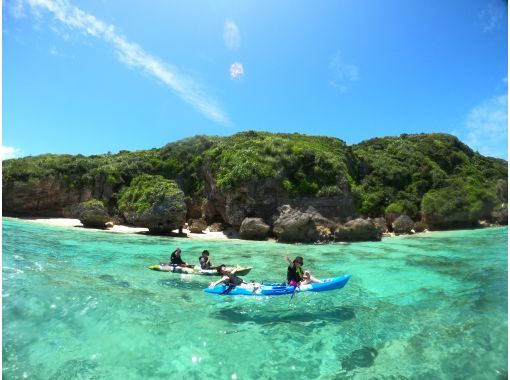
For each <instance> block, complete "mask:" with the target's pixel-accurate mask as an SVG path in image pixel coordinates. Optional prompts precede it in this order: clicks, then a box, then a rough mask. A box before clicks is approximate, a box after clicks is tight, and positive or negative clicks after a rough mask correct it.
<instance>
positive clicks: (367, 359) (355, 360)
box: [342, 347, 377, 371]
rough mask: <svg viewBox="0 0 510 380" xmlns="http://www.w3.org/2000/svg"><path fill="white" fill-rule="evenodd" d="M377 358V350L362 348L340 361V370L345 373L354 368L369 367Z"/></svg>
mask: <svg viewBox="0 0 510 380" xmlns="http://www.w3.org/2000/svg"><path fill="white" fill-rule="evenodd" d="M376 357H377V350H376V349H375V348H373V347H363V348H360V349H359V350H354V351H352V352H351V353H350V354H349V355H347V356H346V357H345V358H343V359H342V368H343V369H344V370H346V371H352V370H353V369H355V368H358V367H362V368H367V367H371V366H372V365H373V364H374V361H375V358H376Z"/></svg>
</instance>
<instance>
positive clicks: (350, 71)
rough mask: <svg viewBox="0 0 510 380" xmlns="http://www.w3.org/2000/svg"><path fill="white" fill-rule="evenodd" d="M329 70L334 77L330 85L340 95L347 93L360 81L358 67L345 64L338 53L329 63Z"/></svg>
mask: <svg viewBox="0 0 510 380" xmlns="http://www.w3.org/2000/svg"><path fill="white" fill-rule="evenodd" d="M329 69H330V71H331V75H332V78H331V80H330V81H329V84H330V85H331V86H333V87H334V88H336V89H337V90H338V91H339V92H340V93H344V92H346V91H347V89H348V88H349V86H350V85H351V84H352V83H353V82H356V81H358V80H359V70H358V66H356V65H354V64H351V63H346V62H344V61H343V60H342V57H341V55H340V53H336V54H335V55H334V56H333V58H332V59H331V60H330V61H329Z"/></svg>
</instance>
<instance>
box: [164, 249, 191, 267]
mask: <svg viewBox="0 0 510 380" xmlns="http://www.w3.org/2000/svg"><path fill="white" fill-rule="evenodd" d="M168 265H177V266H180V267H186V266H188V264H186V263H185V262H184V261H182V258H181V249H180V248H177V249H176V250H175V251H173V252H172V255H171V256H170V262H169V263H168Z"/></svg>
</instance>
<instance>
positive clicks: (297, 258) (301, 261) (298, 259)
mask: <svg viewBox="0 0 510 380" xmlns="http://www.w3.org/2000/svg"><path fill="white" fill-rule="evenodd" d="M294 264H296V265H299V266H303V258H302V257H301V256H298V257H296V258H295V259H294Z"/></svg>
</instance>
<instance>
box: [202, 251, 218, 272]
mask: <svg viewBox="0 0 510 380" xmlns="http://www.w3.org/2000/svg"><path fill="white" fill-rule="evenodd" d="M198 261H199V262H200V267H201V268H202V269H218V267H213V265H212V262H211V259H210V258H209V251H208V250H207V249H205V250H203V251H202V256H200V257H199V258H198Z"/></svg>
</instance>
